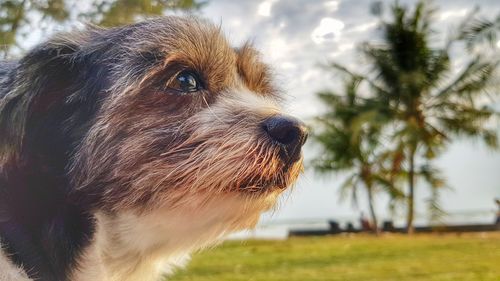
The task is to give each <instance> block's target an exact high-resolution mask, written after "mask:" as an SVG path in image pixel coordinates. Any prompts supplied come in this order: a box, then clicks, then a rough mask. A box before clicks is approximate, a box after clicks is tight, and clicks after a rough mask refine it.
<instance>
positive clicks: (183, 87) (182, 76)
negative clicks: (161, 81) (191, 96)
mask: <svg viewBox="0 0 500 281" xmlns="http://www.w3.org/2000/svg"><path fill="white" fill-rule="evenodd" d="M169 88H171V89H173V90H176V91H179V92H182V93H192V92H197V91H199V90H201V88H202V87H201V83H200V79H199V78H198V76H197V75H196V74H195V73H194V72H192V71H188V70H185V71H182V72H180V73H179V74H177V76H176V77H175V78H174V79H173V81H172V82H171V83H170V85H169Z"/></svg>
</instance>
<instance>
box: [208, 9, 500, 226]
mask: <svg viewBox="0 0 500 281" xmlns="http://www.w3.org/2000/svg"><path fill="white" fill-rule="evenodd" d="M385 2H386V3H392V1H385ZM400 2H401V3H408V4H412V3H415V2H416V1H400ZM370 3H372V1H371V0H338V1H310V0H286V1H285V0H281V1H280V0H265V1H232V0H212V1H210V2H209V4H208V5H207V6H206V7H205V8H204V9H203V10H202V14H203V15H204V16H205V17H208V18H210V19H212V20H214V21H215V22H218V23H219V22H220V23H221V24H222V26H223V28H224V30H225V32H226V34H227V36H228V38H229V39H230V40H231V42H233V43H234V44H236V45H237V44H240V43H241V42H243V41H245V40H251V41H252V42H254V44H255V45H256V46H257V47H258V48H259V49H260V50H261V51H262V52H263V54H264V57H265V59H266V61H267V62H269V63H270V64H271V65H272V66H273V67H274V69H275V70H276V72H277V74H278V78H277V79H278V82H279V83H280V85H281V86H282V87H283V88H285V89H286V90H287V93H288V103H287V109H288V110H289V112H290V113H291V114H294V115H297V116H299V117H301V118H303V119H305V120H306V121H307V120H310V119H311V117H313V116H315V115H317V114H318V113H319V112H321V110H322V107H321V104H319V102H318V100H317V99H316V98H315V92H317V91H318V90H322V89H325V88H335V86H336V83H338V80H337V79H338V77H337V76H335V75H333V74H331V73H328V72H325V70H324V69H322V68H321V67H319V65H321V64H324V63H327V62H328V61H336V62H340V63H343V64H344V65H347V66H349V67H351V68H352V69H360V68H362V65H363V61H362V59H361V58H360V57H359V56H357V55H356V45H357V44H358V43H360V42H364V41H367V40H376V38H377V36H378V35H379V30H378V29H377V18H376V17H374V16H372V15H371V14H370V12H369V7H370ZM434 5H435V6H437V7H439V12H438V13H437V14H436V20H437V21H436V23H437V24H436V29H437V30H439V31H441V33H440V34H438V35H437V36H436V38H435V40H436V42H438V41H440V40H441V41H444V40H445V38H446V36H447V35H449V34H450V31H451V30H452V27H453V26H456V25H457V24H458V22H460V21H461V20H462V19H463V18H464V16H466V15H467V14H468V12H470V11H471V10H473V9H474V7H475V6H479V7H480V8H481V14H483V15H485V16H489V17H490V18H492V17H493V16H494V15H496V14H498V13H499V12H500V2H499V1H498V0H483V1H471V0H466V1H464V0H452V1H448V0H442V1H434ZM498 45H499V47H500V43H499V44H498ZM454 57H455V58H456V60H455V61H456V63H455V64H456V66H457V71H458V70H459V68H460V64H461V63H463V58H462V56H461V52H460V51H459V52H458V53H457V54H456V55H455V56H454ZM314 150H315V149H314V147H313V144H311V143H310V144H309V147H307V148H306V150H305V153H306V156H307V155H313V154H314ZM307 158H310V157H307ZM437 164H438V166H439V167H440V168H441V169H442V170H443V172H444V175H445V176H446V178H447V179H448V183H449V185H450V187H452V188H453V189H452V190H448V191H445V192H444V193H443V197H442V203H443V207H444V208H445V209H446V210H448V211H450V212H452V213H456V212H462V211H472V212H476V211H488V210H493V209H494V208H495V204H494V202H493V198H495V197H500V152H496V153H494V152H491V151H488V150H487V149H485V148H484V147H483V146H482V145H480V144H479V143H474V142H473V141H467V140H458V141H456V142H455V143H454V144H453V145H452V146H451V147H450V148H449V149H448V150H447V152H446V153H444V154H443V155H442V156H441V157H440V158H439V159H438V160H437ZM341 178H342V177H341V176H332V177H328V178H319V177H318V176H317V175H315V173H314V172H313V171H312V170H310V169H307V170H306V173H305V175H304V176H303V177H302V178H301V180H300V181H299V183H298V184H297V186H296V187H295V189H294V190H293V192H292V193H291V194H288V195H287V196H285V198H284V200H283V204H282V206H281V208H280V210H279V211H278V212H276V213H274V214H273V216H272V218H273V220H278V221H279V220H285V219H304V218H307V219H310V218H316V219H319V218H356V217H357V216H358V215H359V211H353V209H352V207H351V204H350V202H343V203H339V201H338V197H339V196H338V195H339V194H338V187H339V184H340V182H341ZM425 189H426V187H425V186H419V189H418V191H417V192H418V193H417V195H418V196H417V197H418V201H417V210H418V211H419V213H424V212H425V208H424V205H423V204H424V200H425V198H427V197H428V195H429V194H428V193H427V192H426V190H425ZM360 197H361V198H360V199H361V200H360V207H359V208H360V210H366V208H365V206H366V204H365V201H364V200H363V194H360ZM377 203H378V207H377V211H378V212H379V213H380V214H381V216H382V217H386V216H388V212H387V208H386V198H384V197H383V196H380V197H379V198H378V202H377ZM365 213H367V212H366V211H365ZM490 214H491V215H489V217H488V216H487V217H486V218H485V219H486V220H489V219H491V220H492V219H493V218H492V215H493V214H492V213H490ZM424 218H425V216H421V218H420V221H422V220H423V219H424ZM266 219H269V218H268V217H266Z"/></svg>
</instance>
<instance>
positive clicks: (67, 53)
mask: <svg viewBox="0 0 500 281" xmlns="http://www.w3.org/2000/svg"><path fill="white" fill-rule="evenodd" d="M97 33H98V31H96V30H93V31H91V32H89V31H86V32H79V33H72V34H65V35H59V36H57V37H55V38H53V39H51V40H49V41H48V42H46V43H43V44H41V45H39V46H37V47H35V48H34V49H33V50H32V51H30V52H29V53H28V54H27V55H26V56H25V57H23V58H22V59H21V60H20V61H19V62H17V63H9V64H7V66H6V69H5V70H4V71H5V75H4V77H3V81H2V80H0V166H1V165H2V164H4V163H5V162H6V161H8V160H9V159H11V160H15V161H17V160H20V159H19V158H20V157H21V156H23V155H27V154H54V153H56V154H61V153H62V154H64V153H67V151H64V150H67V149H68V146H69V145H70V143H74V141H75V138H76V137H77V136H76V135H75V134H77V132H76V131H75V130H73V128H72V123H76V122H77V120H76V119H81V118H89V116H90V115H91V114H92V112H93V111H95V106H96V104H95V101H94V99H95V98H96V95H97V92H99V91H101V90H102V89H103V88H104V87H105V85H104V84H105V83H106V81H105V77H107V76H106V75H105V73H104V72H105V71H106V70H105V67H103V66H102V65H100V64H99V63H95V61H98V60H99V58H98V56H99V52H98V48H96V47H95V46H93V47H90V46H88V45H89V42H90V40H91V39H92V36H95V35H96V34H97ZM0 79H2V77H0ZM2 96H3V98H2ZM80 121H81V120H80ZM35 156H36V155H35ZM53 156H57V155H53ZM61 164H62V163H61Z"/></svg>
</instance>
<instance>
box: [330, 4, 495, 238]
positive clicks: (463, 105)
mask: <svg viewBox="0 0 500 281" xmlns="http://www.w3.org/2000/svg"><path fill="white" fill-rule="evenodd" d="M425 3H426V2H425V1H420V2H419V3H418V4H417V5H416V6H415V8H414V9H413V12H412V13H410V11H409V9H407V8H405V7H403V6H401V5H400V4H398V3H397V2H396V4H394V5H393V7H392V16H391V19H390V20H389V21H385V20H383V19H382V17H381V29H382V33H383V38H382V39H383V42H382V43H377V44H375V43H365V44H364V45H363V47H362V52H363V54H364V56H365V57H366V58H367V60H368V62H369V63H370V65H371V69H370V74H369V75H360V74H356V73H354V72H352V71H350V70H348V69H346V68H344V67H342V66H339V65H336V64H333V66H334V67H335V68H337V69H339V70H341V71H343V72H346V73H348V74H350V75H352V76H354V77H361V78H362V79H363V80H364V81H365V82H366V83H368V85H369V86H370V89H371V94H372V97H373V99H376V100H379V101H380V102H381V104H382V105H385V108H384V109H383V110H382V111H380V112H379V113H380V114H382V115H384V116H385V117H386V119H387V120H389V121H388V122H387V124H386V126H387V127H388V128H389V129H388V131H389V132H390V137H391V140H392V143H393V149H392V152H391V154H392V155H391V157H392V159H393V165H392V166H393V167H392V168H393V172H394V173H399V174H404V175H405V178H406V181H407V185H408V188H407V192H406V207H407V231H408V233H412V232H413V231H414V226H413V221H414V212H415V211H414V210H415V207H414V202H415V185H416V178H417V177H419V176H422V177H423V178H424V179H426V180H427V182H428V183H430V184H429V186H430V187H431V189H432V194H434V195H437V194H438V191H437V189H438V188H440V187H443V186H445V184H444V180H443V179H442V178H440V177H439V176H438V175H437V173H438V172H439V170H437V169H436V168H433V167H432V159H434V158H435V157H436V156H437V155H439V152H441V151H442V150H443V149H444V148H445V147H446V145H447V144H449V143H450V142H451V140H452V139H453V138H454V137H457V136H458V137H462V136H466V137H473V138H480V139H482V140H483V141H484V143H486V145H488V146H489V147H493V148H494V147H497V146H498V141H497V132H496V130H495V129H494V128H492V127H491V126H489V122H490V120H491V119H492V118H493V117H494V116H495V115H497V114H498V112H496V111H495V109H494V108H493V107H491V106H489V105H488V104H487V103H485V102H484V98H485V96H486V95H487V94H488V90H489V89H490V86H491V85H492V82H494V80H495V79H494V78H496V77H498V74H497V73H496V71H497V68H498V60H495V59H492V58H491V57H488V58H486V57H485V56H483V55H481V54H472V55H471V56H470V57H467V62H466V64H465V65H464V67H463V69H462V70H461V71H460V72H459V73H457V74H455V73H454V71H453V69H451V61H450V56H449V53H450V48H451V46H452V45H453V44H454V43H455V42H456V41H457V40H462V39H464V37H463V36H462V37H460V36H459V37H457V38H454V39H452V40H450V41H449V42H446V43H445V44H444V46H443V47H435V46H434V45H433V44H430V40H431V37H432V36H433V35H435V32H434V31H433V30H432V19H433V14H434V11H435V10H433V9H430V8H429V7H428V6H427V5H426V4H425ZM469 20H472V19H469ZM463 26H468V24H467V23H466V24H464V25H463ZM459 33H460V32H459ZM497 57H498V56H497ZM433 204H434V205H435V206H437V205H436V202H433Z"/></svg>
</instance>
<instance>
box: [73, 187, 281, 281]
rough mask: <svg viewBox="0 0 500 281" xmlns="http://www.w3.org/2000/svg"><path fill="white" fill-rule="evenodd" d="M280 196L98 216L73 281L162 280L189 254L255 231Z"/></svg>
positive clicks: (200, 200)
mask: <svg viewBox="0 0 500 281" xmlns="http://www.w3.org/2000/svg"><path fill="white" fill-rule="evenodd" d="M276 197H277V195H276V194H273V195H270V196H268V197H266V198H264V199H263V198H260V199H258V200H256V199H248V198H245V197H243V196H241V195H238V194H236V195H235V194H226V195H220V196H218V197H217V198H212V199H209V200H207V199H206V198H205V197H201V196H198V197H196V196H195V197H194V198H190V199H189V201H188V202H185V203H184V202H183V204H181V207H177V208H174V209H171V208H168V207H165V208H163V209H159V210H156V211H154V212H151V213H148V214H137V213H134V212H132V211H131V212H128V213H122V214H120V215H108V214H104V213H97V214H96V218H97V231H96V235H95V237H94V239H93V242H92V244H91V246H89V247H88V249H86V251H85V254H84V256H83V257H82V258H81V259H80V261H79V265H80V266H79V268H78V269H77V270H75V271H74V273H73V276H72V280H74V281H90V280H92V281H95V280H102V281H134V280H141V281H149V280H159V279H160V278H161V277H162V276H163V275H164V274H169V273H171V272H172V270H173V269H174V268H176V267H178V266H182V265H183V264H185V263H186V262H187V261H188V260H189V254H190V253H191V252H193V251H196V250H199V249H203V248H206V247H209V246H212V245H214V244H216V243H217V242H218V241H220V240H221V238H223V237H224V236H225V235H227V234H229V233H231V232H234V231H238V230H243V229H248V228H253V227H254V226H255V224H256V223H257V221H258V219H259V215H260V213H261V212H262V211H265V210H268V209H270V208H271V207H272V206H273V205H274V203H275V200H276Z"/></svg>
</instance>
